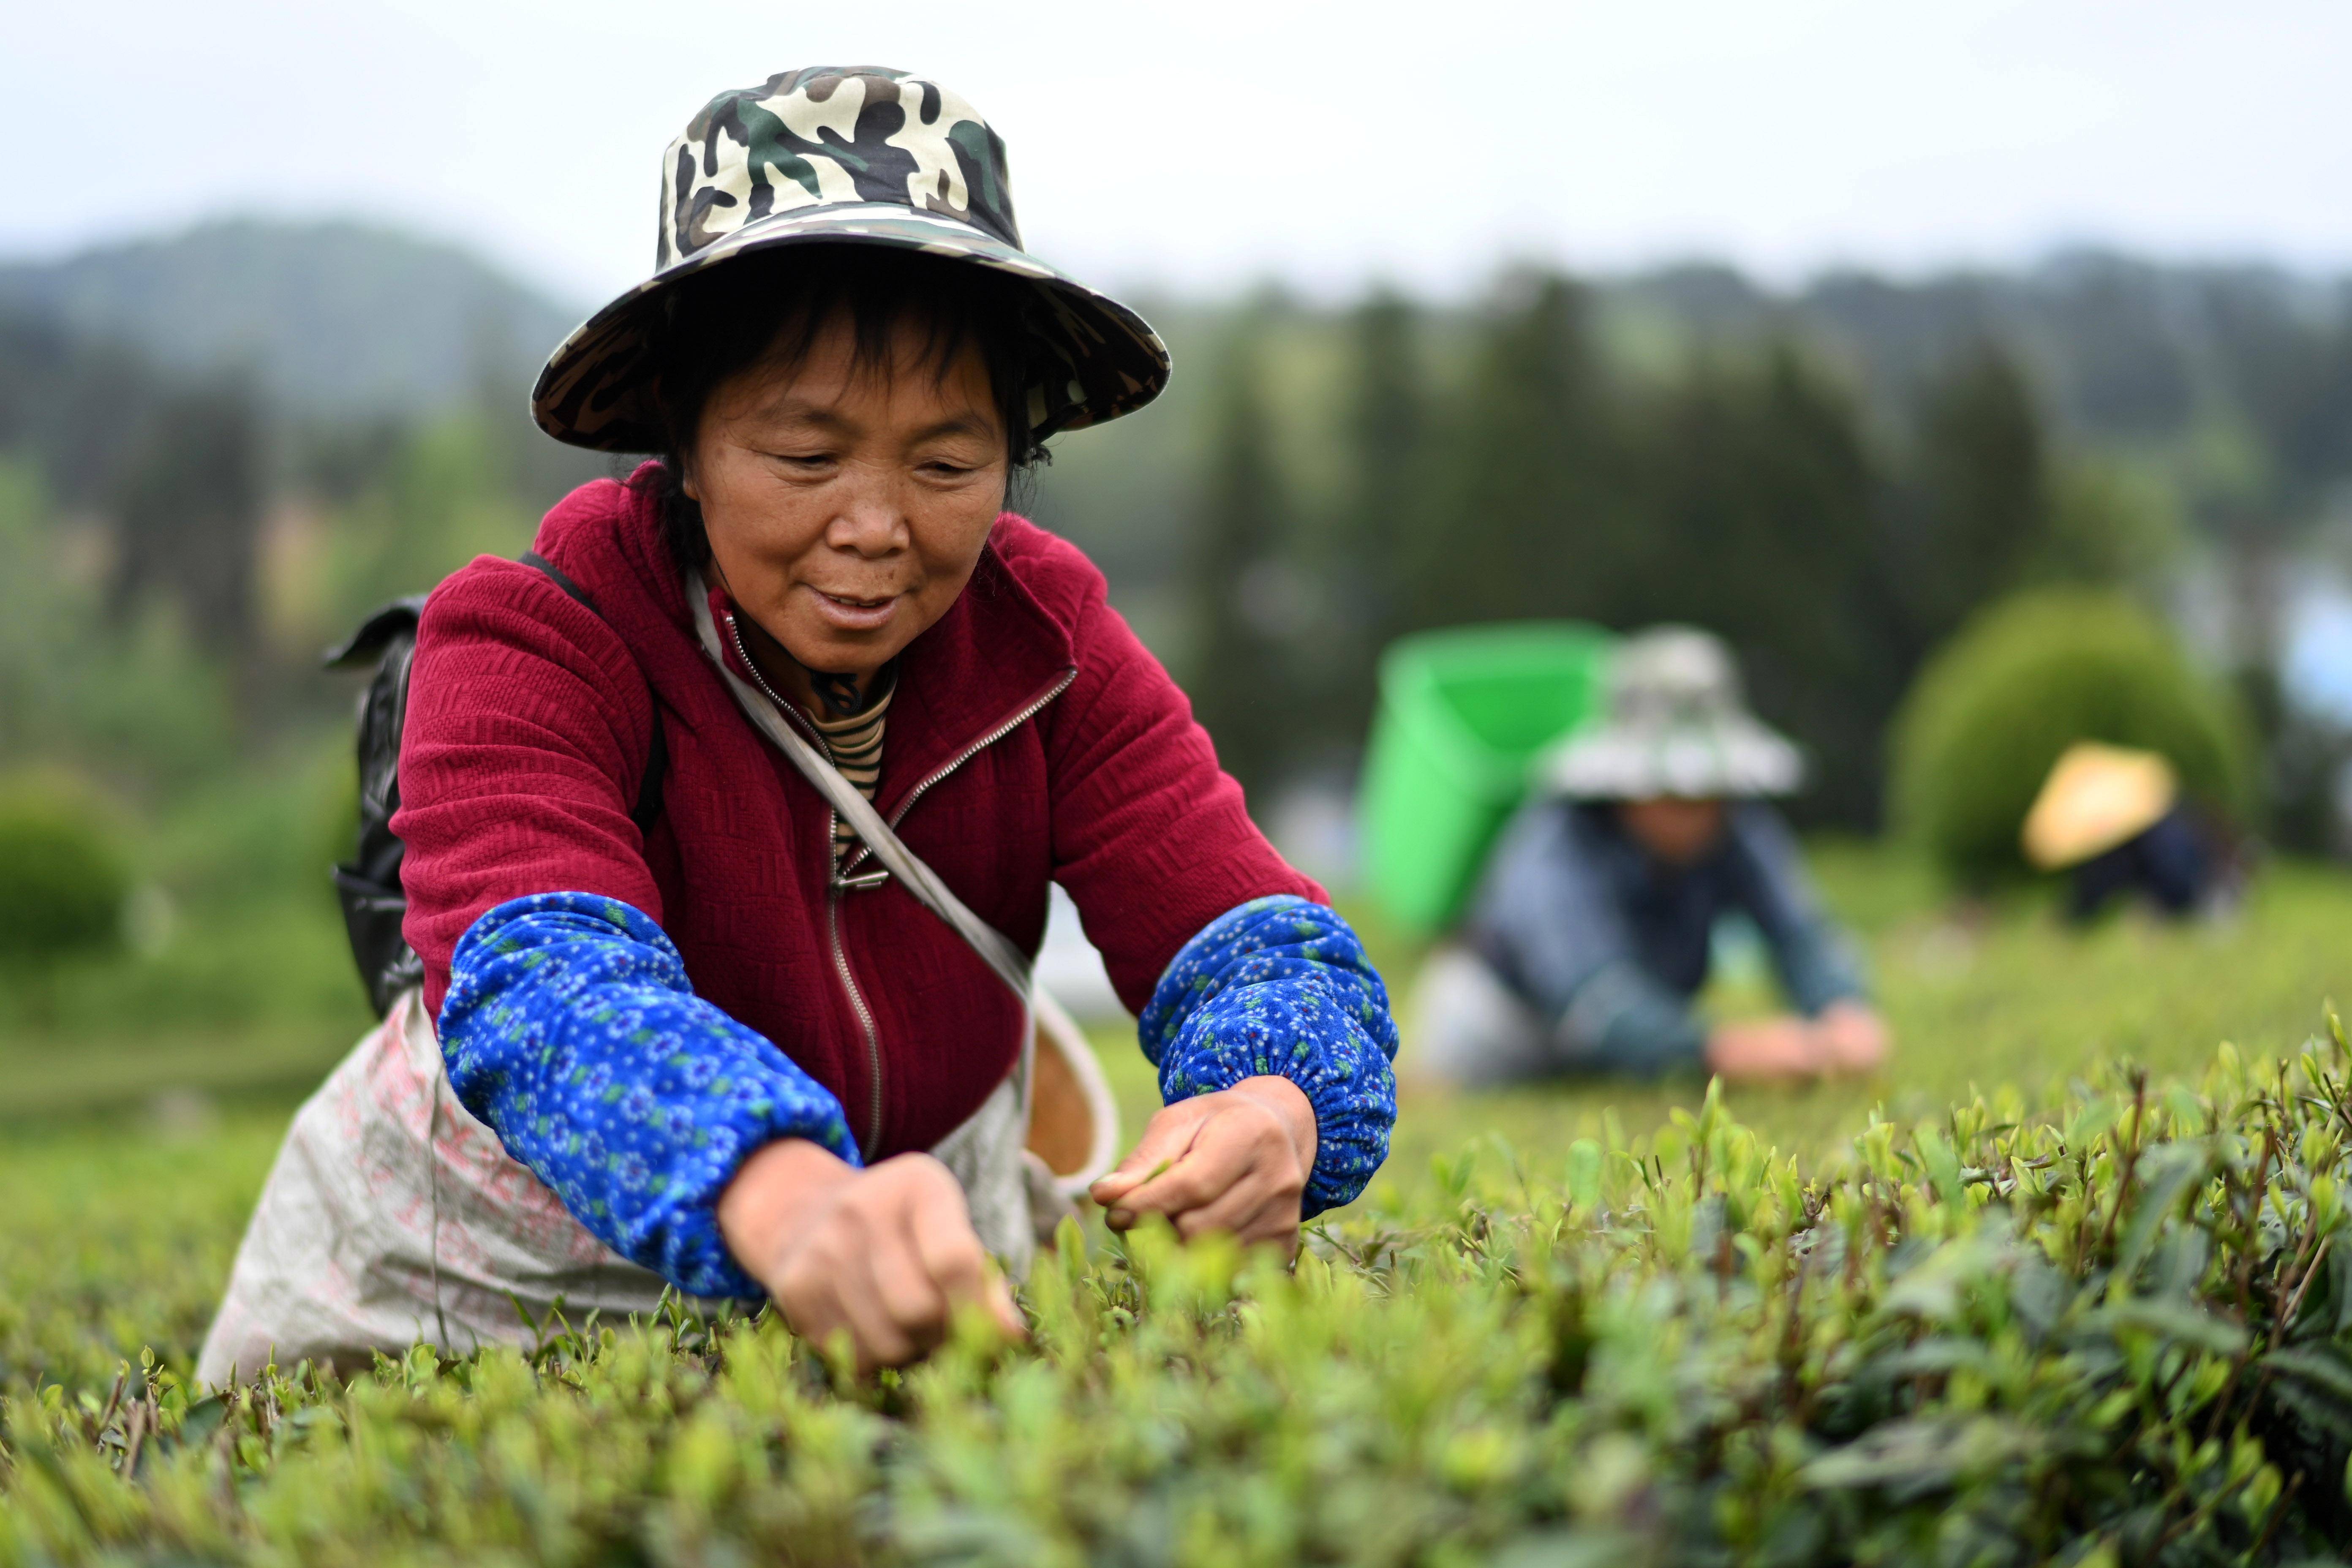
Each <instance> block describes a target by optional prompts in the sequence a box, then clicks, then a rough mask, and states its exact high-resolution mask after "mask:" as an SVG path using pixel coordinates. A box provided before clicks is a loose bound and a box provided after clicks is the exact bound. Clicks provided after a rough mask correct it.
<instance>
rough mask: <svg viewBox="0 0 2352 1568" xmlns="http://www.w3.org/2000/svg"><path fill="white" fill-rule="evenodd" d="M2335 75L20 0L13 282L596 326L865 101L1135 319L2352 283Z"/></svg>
mask: <svg viewBox="0 0 2352 1568" xmlns="http://www.w3.org/2000/svg"><path fill="white" fill-rule="evenodd" d="M2347 44H2352V6H2346V5H2342V4H2340V3H2336V4H2328V3H2326V0H2280V3H2275V4H2264V3H2262V0H2243V3H2240V4H2235V5H2225V4H2220V3H2216V0H2201V3H2188V0H2180V3H2174V0H2153V3H2148V4H2139V5H2122V4H2099V3H2095V0H2042V3H2041V4H2032V5H2016V4H1995V3H1992V0H1934V3H1932V4H1917V5H1914V4H1899V3H1895V0H1863V3H1846V0H1732V3H1723V4H1714V3H1709V4H1696V3H1691V4H1675V3H1670V0H1606V3H1603V4H1591V5H1588V4H1562V3H1559V0H1549V3H1528V4H1517V3H1503V0H1433V3H1429V4H1423V5H1385V4H1375V3H1370V0H1352V3H1349V4H1304V3H1298V4H1294V3H1288V0H1183V3H1181V4H1176V5H1158V4H1152V5H1143V4H1119V3H1118V0H1091V3H1066V0H1012V3H1005V0H995V3H976V0H962V3H961V4H955V5H949V4H941V3H937V0H890V3H889V4H887V5H877V4H860V3H858V0H834V3H833V4H830V5H778V4H774V3H772V0H771V3H768V4H749V3H739V0H662V3H660V4H635V5H627V4H619V3H615V0H561V3H552V0H462V3H461V0H412V3H399V4H388V3H384V0H108V3H106V4H102V5H100V4H89V3H87V0H85V3H81V4H42V5H35V4H20V5H14V6H12V7H10V16H9V20H8V25H7V30H6V38H5V44H0V138H4V139H5V141H0V145H5V148H6V150H7V151H6V153H5V160H0V253H14V254H27V253H30V254H56V253H58V252H60V251H63V250H66V249H68V248H70V247H76V246H79V245H81V244H84V243H88V242H89V241H91V240H93V239H100V238H112V237H121V236H124V235H129V234H137V233H146V232H152V231H154V230H157V229H159V228H164V227H169V226H177V225H181V224H184V223H186V222H188V221H190V220H192V219H195V218H198V217H203V216H212V215H215V214H219V213H225V212H240V211H242V212H250V211H263V212H271V213H279V214H292V215H318V214H344V215H362V216H379V217H390V218H394V219H398V220H401V221H404V222H407V223H411V224H414V225H415V226H419V227H422V228H425V229H427V230H430V231H433V232H436V233H438V234H442V235H445V236H451V237H459V238H463V239H467V240H470V241H471V242H473V243H475V244H477V245H478V246H479V247H481V248H483V249H485V250H487V251H488V252H489V253H491V254H492V255H493V256H495V257H496V258H499V259H500V260H502V261H504V262H505V263H507V264H508V265H509V266H510V267H512V268H515V269H516V270H518V271H519V272H520V273H522V274H524V275H525V276H527V277H530V278H531V279H535V280H537V281H539V282H541V284H543V285H545V286H547V287H549V288H551V289H553V290H555V291H556V292H558V293H559V294H562V295H563V296H565V297H567V298H568V299H570V300H572V301H573V302H585V301H588V300H592V299H593V298H596V297H601V296H603V295H604V294H607V293H610V292H611V291H613V290H614V289H616V288H617V287H619V286H620V285H622V284H623V283H625V282H626V281H628V280H630V279H633V278H635V277H636V276H637V275H638V274H639V273H640V272H641V271H642V270H644V269H645V268H646V266H647V264H648V262H649V260H650V258H651V254H652V249H653V216H654V205H655V196H656V167H657V160H658V158H659V154H660V151H661V149H662V147H663V145H664V144H665V143H666V142H667V141H668V139H669V138H670V137H672V136H674V135H675V134H677V131H678V130H679V128H680V127H682V126H683V125H684V123H685V121H687V119H688V117H689V116H690V115H691V114H692V113H693V112H694V110H695V109H696V108H697V107H698V105H699V104H700V103H701V102H702V101H703V100H705V99H707V98H708V97H709V96H710V94H711V93H712V92H713V91H715V90H717V89H720V88H722V87H731V86H740V85H745V84H748V83H751V82H754V81H757V80H759V79H762V78H764V77H766V76H767V75H769V74H771V73H772V72H773V71H776V70H779V69H782V68H787V67H793V66H801V65H809V64H816V63H875V64H885V65H891V66H897V67H899V68H905V69H908V70H913V71H917V72H919V73H922V74H925V75H929V76H933V77H936V78H938V79H940V80H942V81H945V82H947V83H949V84H950V86H952V87H954V88H955V89H956V90H958V91H959V92H961V94H962V95H963V96H964V97H965V98H967V99H968V100H971V102H972V103H973V104H974V105H976V106H977V107H978V108H979V109H980V110H981V111H982V113H983V114H986V115H987V116H988V117H989V118H990V119H991V120H992V122H993V123H994V124H995V125H996V127H997V129H998V130H999V132H1002V133H1003V136H1004V138H1005V140H1006V142H1008V143H1009V145H1010V147H1011V150H1012V155H1013V185H1014V193H1015V197H1016V200H1017V203H1018V208H1019V213H1020V216H1021V219H1022V223H1023V227H1024V231H1025V235H1026V237H1027V239H1028V242H1029V243H1030V245H1031V247H1033V248H1034V249H1036V250H1037V251H1039V252H1040V253H1041V254H1043V255H1045V256H1046V257H1048V258H1052V259H1054V260H1055V261H1058V262H1061V263H1063V264H1064V265H1066V266H1069V267H1072V268H1077V269H1080V270H1082V271H1083V272H1085V273H1087V274H1088V275H1090V276H1093V277H1095V278H1097V279H1099V280H1100V281H1102V282H1104V283H1106V284H1114V285H1121V286H1129V287H1132V286H1135V285H1138V284H1146V283H1148V284H1156V285H1160V286H1165V287H1169V288H1173V289H1181V290H1185V291H1188V292H1208V291H1214V290H1222V289H1229V288H1232V287H1234V286H1236V285H1239V284H1244V283H1246V282H1248V281H1250V280H1253V279H1259V278H1263V277H1267V276H1281V277H1284V278H1287V279H1291V280H1293V281H1295V282H1297V283H1298V284H1300V285H1303V286H1304V287H1306V288H1307V289H1310V290H1314V291H1317V292H1332V291H1341V290H1348V289H1354V288H1357V287H1359V286H1360V285H1361V283H1362V282H1363V281H1364V280H1365V279H1369V278H1372V277H1376V276H1378V277H1386V278H1391V279H1397V280H1400V281H1403V282H1406V283H1409V284H1412V285H1416V286H1420V287H1423V288H1435V289H1460V288H1464V287H1467V286H1470V285H1473V284H1475V283H1476V282H1477V281H1479V280H1480V279H1483V278H1484V277H1486V275H1487V274H1489V273H1490V272H1491V271H1492V270H1493V269H1494V268H1495V267H1496V264H1497V262H1498V260H1500V259H1502V258H1510V257H1521V258H1555V259H1559V260H1561V261H1565V262H1567V263H1569V264H1570V265H1571V266H1575V267H1579V268H1617V267H1622V266H1626V265H1632V264H1638V263H1642V262H1648V261H1654V260H1658V259H1661V258H1687V257H1693V256H1704V257H1711V258H1725V259H1729V260H1732V261H1735V262H1738V263H1740V264H1742V265H1745V266H1748V267H1750V268H1756V269H1759V270H1761V271H1763V272H1766V273H1767V274H1769V275H1771V276H1773V277H1775V278H1780V279H1787V278H1791V277H1795V276H1799V275H1801V274H1802V273H1804V272H1807V271H1810V270H1811V269H1813V268H1818V267H1821V266H1823V265H1827V264H1835V263H1861V264H1865V265H1874V266H1879V267H1885V268H1896V269H1900V270H1906V271H1908V270H1916V269H1919V268H1927V267H1934V266H1940V265H1945V264H1948V263H1952V262H1964V261H1989V262H2001V261H2011V260H2016V259H2019V258H2028V257H2032V256H2033V255H2036V254H2039V253H2041V252H2042V251H2044V250H2046V249H2048V248H2050V247H2053V246H2056V245H2061V244H2067V243H2074V242H2082V241H2093V242H2100V243H2107V244H2114V245H2118V246H2124V247H2133V248H2137V249H2141V250H2145V251H2152V252H2157V253H2160V254H2164V255H2168V256H2192V257H2228V258H2243V257H2263V258H2273V259H2276V260H2280V261H2284V262H2286V263H2289V264H2291V265H2296V266H2302V267H2307V268H2331V269H2332V268H2352V200H2347V185H2348V184H2352V182H2347V174H2352V92H2347V89H2346V74H2347V65H2352V52H2347Z"/></svg>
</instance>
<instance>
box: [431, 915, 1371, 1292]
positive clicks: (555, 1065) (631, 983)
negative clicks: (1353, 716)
mask: <svg viewBox="0 0 2352 1568" xmlns="http://www.w3.org/2000/svg"><path fill="white" fill-rule="evenodd" d="M449 977H450V978H449V994H448V995H447V997H446V999H445V1000H444V1001H443V1003H442V1005H441V1017H440V1035H441V1049H442V1054H443V1055H444V1057H445V1058H446V1059H447V1062H448V1067H449V1082H450V1086H451V1088H453V1089H455V1090H456V1091H457V1099H458V1101H459V1102H460V1103H461V1104H463V1105H464V1106H465V1107H466V1109H467V1110H470V1111H472V1112H473V1113H474V1114H475V1115H476V1116H478V1117H479V1118H481V1120H482V1121H485V1122H487V1123H488V1125H489V1126H490V1127H491V1128H492V1129H493V1130H494V1131H497V1133H498V1135H499V1139H500V1140H501V1141H502V1142H504V1143H505V1144H506V1147H507V1151H508V1152H509V1153H511V1154H512V1155H514V1157H515V1158H516V1159H518V1160H520V1161H521V1162H522V1163H524V1164H526V1165H528V1166H530V1169H531V1170H532V1171H533V1172H535V1173H537V1174H538V1176H539V1178H540V1179H541V1181H543V1182H545V1183H546V1184H548V1185H549V1186H550V1187H551V1188H552V1189H554V1191H555V1194H556V1195H557V1196H558V1197H560V1198H562V1200H563V1204H564V1206H565V1207H566V1208H568V1209H570V1210H571V1211H572V1214H573V1215H575V1216H577V1217H578V1219H579V1220H580V1222H581V1223H582V1224H583V1225H584V1226H587V1227H588V1229H589V1230H590V1232H591V1233H593V1235H594V1236H595V1237H597V1239H598V1240H600V1241H602V1242H604V1244H605V1245H606V1246H608V1247H612V1248H613V1249H614V1251H615V1252H618V1253H619V1254H620V1255H621V1256H622V1257H624V1258H629V1259H630V1260H632V1261H633V1262H635V1263H638V1264H641V1265H643V1266H644V1267H646V1268H650V1269H653V1270H654V1271H655V1272H656V1273H658V1274H660V1275H661V1276H662V1277H663V1278H664V1279H667V1280H669V1281H670V1282H671V1283H672V1284H674V1285H676V1286H677V1287H678V1289H681V1290H684V1291H687V1292H688V1294H691V1295H696V1296H706V1297H730V1296H731V1297H738V1298H747V1299H756V1298H757V1297H759V1296H760V1295H761V1294H762V1293H763V1292H762V1291H761V1287H760V1285H759V1283H758V1282H757V1281H756V1280H754V1279H751V1276H750V1275H748V1274H746V1273H745V1272H744V1271H743V1270H742V1268H740V1266H738V1265H737V1263H736V1262H735V1260H734V1258H732V1256H730V1254H729V1252H728V1250H727V1245H726V1242H725V1241H724V1240H723V1239H722V1238H721V1237H720V1236H719V1221H718V1214H717V1210H718V1204H719V1194H720V1193H721V1192H723V1191H724V1190H725V1189H726V1186H727V1184H728V1183H729V1182H730V1181H731V1180H733V1178H734V1175H735V1173H736V1170H737V1169H738V1168H739V1167H740V1165H741V1163H742V1162H743V1161H744V1159H745V1158H746V1157H748V1156H749V1155H750V1154H751V1152H752V1151H754V1150H756V1149H758V1148H759V1147H761V1145H762V1144H765V1143H769V1142H773V1141H774V1140H776V1139H779V1138H806V1139H809V1140H811V1141H812V1142H816V1143H819V1144H822V1145H823V1146H824V1148H826V1149H829V1150H831V1151H832V1152H834V1153H835V1154H837V1155H839V1156H841V1158H843V1159H845V1160H846V1161H848V1162H849V1163H851V1164H853V1165H854V1164H856V1163H859V1155H858V1149H857V1144H856V1140H855V1139H854V1138H852V1137H851V1136H850V1131H849V1125H848V1122H847V1121H846V1120H845V1118H844V1117H843V1115H842V1110H841V1105H840V1102H839V1101H838V1100H835V1099H834V1097H833V1095H832V1094H831V1093H829V1092H828V1091H827V1090H826V1089H825V1088H824V1086H823V1085H822V1084H820V1083H818V1082H817V1081H816V1080H815V1079H813V1078H811V1077H809V1075H808V1074H807V1073H805V1072H803V1071H802V1070H801V1068H799V1067H797V1066H796V1065H794V1064H793V1061H792V1059H791V1058H788V1057H786V1056H785V1055H784V1054H783V1052H782V1051H780V1050H778V1049H777V1048H776V1047H774V1046H773V1045H772V1044H770V1043H769V1042H768V1041H767V1040H766V1039H765V1038H763V1037H761V1036H760V1035H758V1034H756V1033H754V1032H753V1031H752V1030H751V1029H749V1028H746V1027H745V1026H743V1025H741V1024H739V1023H737V1022H736V1021H735V1020H734V1019H732V1018H730V1017H729V1016H727V1015H726V1014H725V1013H723V1012H721V1011H719V1008H718V1007H717V1006H715V1005H712V1004H711V1003H709V1002H706V1001H704V1000H702V999H701V998H700V997H698V996H696V995H695V994H694V993H693V990H692V988H691V986H689V985H688V982H687V977H686V965H685V963H684V962H683V961H682V960H681V959H680V958H679V957H678V953H677V948H675V947H674V946H672V945H671V943H670V940H669V937H668V936H667V934H666V933H665V932H664V931H662V929H661V928H660V927H659V926H658V925H656V924H655V923H654V922H653V921H651V920H649V919H647V918H646V915H645V914H644V913H643V912H641V911H640V910H636V909H635V908H634V907H632V906H631V905H629V904H627V903H625V902H623V901H621V900H618V899H609V898H604V897H600V896H598V895H595V894H591V893H540V894H534V895H532V896H531V897H530V898H523V899H514V900H509V901H508V902H506V903H503V904H500V905H499V906H498V907H497V908H496V909H493V910H489V911H488V913H487V914H485V915H483V916H482V917H481V919H479V920H478V921H475V922H474V923H473V925H472V926H471V927H469V928H468V929H467V932H466V935H465V937H464V939H463V940H462V941H460V942H458V943H457V952H456V953H455V954H453V955H452V956H451V959H450V963H449ZM1141 1034H1142V1040H1143V1049H1144V1053H1145V1055H1146V1056H1148V1057H1149V1058H1150V1059H1151V1061H1152V1063H1153V1065H1155V1066H1156V1067H1158V1068H1160V1094H1161V1097H1162V1098H1163V1099H1164V1100H1167V1101H1168V1102H1170V1103H1171V1104H1172V1103H1174V1102H1175V1101H1177V1100H1185V1099H1190V1098H1191V1097H1192V1096H1194V1095H1199V1094H1206V1093H1209V1092H1211V1091H1212V1090H1215V1089H1230V1088H1231V1087H1232V1086H1233V1085H1234V1084H1236V1083H1239V1082H1240V1081H1241V1080H1242V1079H1245V1078H1252V1077H1256V1076H1260V1075H1264V1074H1274V1075H1277V1076H1280V1077H1283V1078H1287V1079H1290V1080H1291V1081H1292V1082H1294V1083H1296V1084H1297V1085H1298V1087H1299V1088H1300V1089H1302V1090H1304V1091H1305V1092H1306V1095H1307V1101H1308V1103H1310V1104H1311V1105H1312V1106H1313V1107H1314V1109H1315V1121H1316V1129H1317V1147H1316V1154H1315V1169H1314V1171H1313V1173H1311V1175H1310V1176H1309V1178H1308V1180H1307V1191H1306V1195H1305V1204H1304V1208H1305V1212H1306V1213H1307V1214H1309V1215H1313V1214H1319V1213H1320V1212H1322V1211H1323V1210H1324V1209H1327V1208H1330V1207H1334V1206H1336V1205H1339V1204H1344V1203H1347V1202H1349V1200H1350V1199H1352V1198H1354V1197H1355V1196H1356V1194H1358V1193H1360V1192H1361V1191H1362V1190H1363V1187H1364V1184H1365V1183H1366V1182H1368V1181H1370V1179H1371V1174H1372V1173H1373V1172H1374V1171H1376V1170H1378V1169H1379V1168H1380V1165H1381V1161H1382V1160H1383V1159H1385V1158H1386V1157H1387V1155H1388V1140H1389V1130H1390V1129H1391V1127H1392V1126H1393V1125H1394V1124H1395V1122H1396V1080H1395V1078H1394V1076H1393V1074H1392V1073H1391V1070H1390V1067H1389V1063H1390V1059H1391V1058H1393V1057H1394V1056H1395V1055H1396V1048H1397V1034H1396V1025H1395V1024H1394V1023H1393V1022H1392V1021H1391V1018H1390V1016H1389V1003H1388V992H1387V989H1386V988H1385V987H1384V986H1383V985H1382V984H1381V977H1380V976H1379V975H1378V974H1377V973H1374V972H1373V970H1372V968H1371V965H1370V963H1366V962H1365V959H1364V952H1363V948H1362V945H1361V944H1360V943H1359V942H1357V940H1356V933H1355V932H1354V931H1351V930H1349V926H1348V923H1347V922H1346V921H1343V920H1341V919H1340V918H1339V916H1338V915H1337V914H1335V913H1333V912H1332V911H1331V910H1328V909H1327V908H1325V907H1324V906H1322V905H1320V904H1316V903H1310V902H1308V901H1307V900H1305V899H1298V898H1272V899H1255V900H1251V901H1250V902H1248V903H1245V904H1242V905H1240V906H1238V907H1236V908H1234V909H1233V910H1228V911H1226V912H1225V913H1224V914H1223V915H1221V916H1219V917H1218V918H1217V919H1216V920H1214V921H1211V922H1210V923H1209V924H1208V925H1207V926H1206V927H1204V928H1203V929H1202V931H1201V932H1200V933H1199V934H1198V935H1196V936H1195V937H1193V938H1192V941H1191V942H1187V943H1186V944H1185V946H1184V949H1183V951H1182V952H1179V953H1178V954H1177V955H1176V959H1175V962H1174V963H1171V964H1170V965H1169V967H1168V972H1167V973H1165V974H1164V975H1162V976H1161V977H1160V984H1159V987H1158V988H1157V989H1156V990H1155V991H1154V993H1153V994H1152V998H1151V1004H1150V1006H1148V1007H1146V1008H1145V1009H1144V1013H1143V1020H1142V1029H1141Z"/></svg>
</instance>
